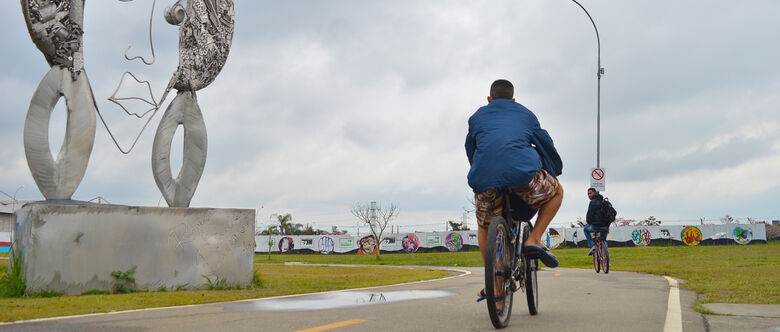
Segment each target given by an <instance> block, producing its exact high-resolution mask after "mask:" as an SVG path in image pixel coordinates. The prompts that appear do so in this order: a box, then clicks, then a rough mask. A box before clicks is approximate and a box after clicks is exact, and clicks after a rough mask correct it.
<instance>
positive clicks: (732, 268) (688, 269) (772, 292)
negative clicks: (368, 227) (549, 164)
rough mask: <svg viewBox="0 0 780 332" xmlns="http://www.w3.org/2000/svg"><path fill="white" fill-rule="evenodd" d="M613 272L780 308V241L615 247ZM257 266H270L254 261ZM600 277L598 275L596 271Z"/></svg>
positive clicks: (566, 252)
mask: <svg viewBox="0 0 780 332" xmlns="http://www.w3.org/2000/svg"><path fill="white" fill-rule="evenodd" d="M609 251H610V259H611V264H610V266H611V270H612V271H635V272H643V273H652V274H657V275H668V276H673V277H677V278H680V279H684V280H685V281H686V282H687V283H686V285H685V286H686V287H687V288H689V289H691V290H693V291H695V292H697V293H699V294H700V295H701V297H700V299H699V303H713V302H718V303H760V304H780V242H777V241H770V242H769V243H767V244H766V245H762V244H755V245H748V246H739V245H733V246H701V247H686V246H657V247H656V246H651V247H616V248H610V250H609ZM553 252H554V253H555V255H557V256H558V260H559V261H560V262H561V267H568V268H582V269H592V268H593V260H592V258H591V257H590V256H587V249H584V248H581V249H577V248H575V249H556V250H554V251H553ZM255 262H256V263H259V264H263V263H265V262H268V260H267V256H264V255H257V256H255ZM271 262H275V263H278V262H306V263H331V264H337V263H343V264H391V265H439V266H456V265H457V266H471V267H478V266H482V259H481V257H480V254H479V252H478V251H470V252H457V253H448V252H444V253H415V254H383V255H382V260H381V261H378V262H377V261H376V259H374V258H373V256H358V255H288V254H284V255H279V254H276V255H272V256H271ZM594 273H595V272H594Z"/></svg>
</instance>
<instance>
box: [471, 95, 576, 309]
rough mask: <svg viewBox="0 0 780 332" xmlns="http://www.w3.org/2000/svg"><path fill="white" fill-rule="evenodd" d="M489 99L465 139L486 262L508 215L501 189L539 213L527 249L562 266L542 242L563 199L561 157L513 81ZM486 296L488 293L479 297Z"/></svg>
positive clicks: (480, 242)
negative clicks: (496, 224) (491, 234)
mask: <svg viewBox="0 0 780 332" xmlns="http://www.w3.org/2000/svg"><path fill="white" fill-rule="evenodd" d="M487 101H488V105H486V106H483V107H481V108H479V109H478V110H477V111H476V112H475V113H474V114H473V115H472V116H471V117H470V118H469V132H468V135H467V136H466V155H467V156H468V159H469V163H470V164H471V169H470V170H469V173H468V183H469V186H470V187H471V188H472V189H473V191H474V201H475V204H476V215H477V224H478V225H479V228H478V233H477V234H478V240H479V248H480V251H481V252H482V259H483V262H484V259H485V242H486V239H487V232H488V231H487V230H488V226H489V225H490V221H491V220H492V219H493V218H494V217H497V216H501V215H502V212H503V211H502V210H503V206H504V204H503V195H501V194H500V193H499V189H502V188H507V189H509V190H510V191H511V192H512V194H514V195H516V196H518V197H519V198H520V199H522V201H523V202H524V203H525V204H527V205H528V206H529V207H530V208H531V209H534V210H535V209H538V210H539V216H538V217H537V219H536V223H535V225H534V227H533V229H532V230H531V232H530V234H529V237H528V240H526V242H525V243H524V244H523V251H524V252H526V253H528V254H529V255H534V256H536V257H538V258H539V259H540V260H541V261H542V263H544V264H545V265H547V266H549V267H557V266H558V260H557V259H556V257H555V255H553V254H552V253H550V252H549V250H548V249H547V248H546V246H545V245H544V244H543V243H542V235H543V234H544V232H545V230H546V228H547V226H548V225H549V224H550V222H551V221H552V219H553V217H555V214H556V213H557V212H558V209H559V208H560V206H561V201H562V200H563V187H562V186H561V184H560V182H558V179H557V178H556V176H558V175H560V174H561V171H562V168H563V163H562V161H561V158H560V156H559V155H558V151H557V150H556V149H555V146H554V145H553V141H552V138H551V137H550V135H549V134H548V133H547V131H546V130H544V129H542V128H541V126H540V125H539V120H538V119H537V118H536V115H534V113H533V112H531V111H530V110H529V109H527V108H525V107H524V106H523V105H521V104H519V103H516V102H515V99H514V87H513V86H512V83H510V82H509V81H507V80H496V81H495V82H493V84H492V85H491V87H490V96H488V97H487ZM497 295H498V294H497ZM484 296H485V294H484V290H483V291H482V292H480V298H482V297H484Z"/></svg>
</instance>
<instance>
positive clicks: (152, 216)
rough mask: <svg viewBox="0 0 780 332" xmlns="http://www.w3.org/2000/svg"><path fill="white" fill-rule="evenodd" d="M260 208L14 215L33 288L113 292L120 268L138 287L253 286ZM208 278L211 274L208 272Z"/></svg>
mask: <svg viewBox="0 0 780 332" xmlns="http://www.w3.org/2000/svg"><path fill="white" fill-rule="evenodd" d="M254 219H255V211H254V210H244V209H211V208H160V207H130V206H113V205H112V206H107V205H85V203H84V202H72V201H59V202H51V201H44V202H37V203H30V204H27V205H25V206H24V207H23V208H22V209H21V210H19V211H17V212H16V213H15V214H14V221H15V227H16V228H15V234H14V242H15V244H14V245H15V247H14V251H16V252H21V257H22V258H23V262H24V271H25V276H26V278H27V287H28V290H30V291H32V292H34V291H39V290H52V291H59V292H65V293H68V294H80V293H82V292H85V291H87V290H90V289H101V290H110V289H111V288H112V286H113V285H114V283H115V279H114V278H113V277H112V276H111V272H113V271H123V272H124V271H127V270H131V269H132V270H134V271H135V273H134V276H135V279H136V284H137V286H138V289H148V290H157V289H159V288H160V287H165V288H167V289H176V288H178V287H183V288H187V289H193V288H200V287H204V286H206V285H208V282H207V280H206V277H208V278H210V279H211V280H212V282H214V281H215V280H225V281H226V284H227V285H229V286H232V285H239V286H248V285H249V284H250V283H251V281H252V276H253V268H254V258H253V255H254ZM204 276H205V277H204Z"/></svg>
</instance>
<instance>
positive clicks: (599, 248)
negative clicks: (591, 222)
mask: <svg viewBox="0 0 780 332" xmlns="http://www.w3.org/2000/svg"><path fill="white" fill-rule="evenodd" d="M590 234H591V235H592V236H593V242H594V243H595V244H596V250H595V251H594V252H593V267H594V268H595V269H596V273H599V269H601V270H603V271H604V274H607V273H609V247H608V246H607V240H606V239H604V238H603V237H602V236H601V232H600V231H595V232H591V233H590Z"/></svg>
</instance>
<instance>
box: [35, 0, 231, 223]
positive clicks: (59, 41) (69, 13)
mask: <svg viewBox="0 0 780 332" xmlns="http://www.w3.org/2000/svg"><path fill="white" fill-rule="evenodd" d="M120 1H131V0H120ZM154 3H156V1H155V2H154ZM154 3H153V4H152V13H154ZM21 4H22V12H23V14H24V18H25V21H26V22H27V28H28V30H29V32H30V36H31V37H32V40H33V42H34V43H35V45H36V46H37V47H38V49H40V50H41V52H42V53H43V54H44V56H45V57H46V61H48V63H49V65H50V66H51V67H52V68H51V70H50V71H49V73H48V74H46V76H45V77H44V78H43V81H41V83H40V85H39V86H38V89H37V90H36V92H35V94H34V95H33V99H32V101H31V102H30V108H29V110H28V113H27V119H26V121H25V127H24V147H25V154H26V156H27V164H28V166H29V167H30V170H31V171H32V174H33V178H34V179H35V182H36V183H37V184H38V188H39V189H40V190H41V192H42V193H43V195H44V197H46V199H70V197H71V196H72V195H73V192H75V190H76V188H77V187H78V185H79V183H80V182H81V179H82V178H83V177H84V173H85V172H86V169H87V164H88V161H89V156H90V154H91V153H92V145H93V143H94V140H95V113H98V114H99V110H98V109H97V106H95V100H94V96H93V95H92V88H91V87H90V84H89V81H88V80H87V75H86V72H85V70H84V60H83V58H84V57H83V49H82V47H83V43H82V36H83V34H84V25H83V21H84V19H83V16H84V0H21ZM165 19H166V21H168V22H169V23H171V24H174V25H179V26H180V28H179V67H178V69H177V70H176V72H175V73H174V75H173V77H172V78H171V82H170V83H169V84H168V88H167V89H166V91H165V93H164V94H163V98H162V99H161V101H160V102H159V103H157V102H156V101H154V102H153V103H152V104H153V105H154V108H153V109H152V110H150V111H154V112H156V111H157V110H158V109H159V107H160V106H161V104H162V100H164V99H165V96H166V95H167V94H168V91H169V90H170V89H171V88H175V89H176V90H178V91H179V92H178V94H177V96H176V98H174V100H173V101H172V102H171V105H170V106H169V107H168V109H167V110H166V111H165V114H164V115H163V117H162V119H161V121H160V126H159V127H158V129H157V134H156V135H155V138H154V146H153V148H152V172H153V175H154V179H155V182H156V183H157V186H158V188H160V191H161V192H162V194H163V197H165V200H166V202H167V203H168V206H171V207H188V206H189V204H190V201H191V200H192V196H193V195H194V194H195V189H196V188H197V187H198V182H199V181H200V177H201V175H202V174H203V169H204V167H205V165H206V150H207V137H206V125H205V123H204V122H203V116H202V114H201V111H200V107H199V106H198V103H197V96H196V94H195V91H197V90H200V89H202V88H204V87H206V86H208V85H209V84H211V82H213V81H214V79H215V78H216V77H217V75H219V72H220V71H221V70H222V67H223V66H224V65H225V61H226V60H227V56H228V53H229V52H230V46H231V42H232V39H233V29H234V7H233V0H178V1H176V2H175V3H173V4H172V5H170V6H169V7H168V8H167V9H166V11H165ZM150 39H151V21H150ZM152 54H154V48H153V46H152ZM126 57H127V56H126ZM136 58H139V57H134V58H127V59H128V60H133V59H136ZM141 60H142V61H144V63H146V64H151V63H153V61H152V62H147V61H146V60H144V59H143V58H141ZM126 74H129V73H126ZM130 75H131V76H133V75H132V74H130ZM133 78H135V76H133ZM136 81H138V82H139V83H142V82H145V81H139V80H138V79H136ZM146 83H147V84H148V82H146ZM120 87H121V82H120ZM115 95H116V92H115V93H114V95H112V96H111V98H109V100H111V101H112V102H115V103H117V104H118V101H119V100H120V99H139V98H115ZM60 97H64V98H65V102H66V104H67V109H68V117H67V119H68V120H67V124H66V132H65V142H64V143H63V146H62V148H61V150H60V153H59V155H58V156H57V159H56V160H55V159H54V158H53V157H52V155H51V149H50V148H49V142H48V135H49V132H48V131H49V119H50V117H51V112H52V110H53V109H54V106H55V105H56V104H57V101H58V100H59V99H60ZM152 99H153V100H154V98H152ZM139 100H142V101H143V99H139ZM119 105H120V106H121V104H119ZM122 108H124V107H123V106H122ZM125 111H126V112H127V110H125ZM150 111H147V112H146V113H144V115H145V114H147V113H149V112H150ZM128 114H131V113H130V112H128ZM152 114H154V113H152ZM152 116H153V115H152ZM139 117H142V116H139ZM101 119H102V116H101ZM150 119H151V118H150ZM179 126H182V127H183V129H184V161H183V165H182V168H181V171H180V173H179V175H178V176H177V177H176V179H174V178H173V175H172V174H171V168H170V153H171V140H172V138H173V135H174V133H175V132H176V129H177V128H178V127H179ZM144 127H145V126H144ZM106 129H108V127H107V126H106ZM109 134H111V132H110V130H109ZM139 135H140V134H139ZM111 136H112V139H113V135H111ZM114 141H115V143H116V140H115V139H114ZM136 141H137V139H136ZM133 145H135V143H133ZM117 147H119V144H118V143H117ZM119 149H120V151H122V152H123V153H127V152H125V151H124V150H122V148H121V147H119ZM131 149H132V146H131ZM128 152H129V151H128Z"/></svg>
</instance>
